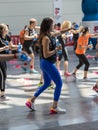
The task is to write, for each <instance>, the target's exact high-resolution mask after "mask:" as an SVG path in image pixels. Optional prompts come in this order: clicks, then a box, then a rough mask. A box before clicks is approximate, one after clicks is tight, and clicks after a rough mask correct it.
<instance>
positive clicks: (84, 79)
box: [83, 78, 91, 82]
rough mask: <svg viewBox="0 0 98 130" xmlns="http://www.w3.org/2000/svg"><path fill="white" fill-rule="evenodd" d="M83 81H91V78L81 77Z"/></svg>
mask: <svg viewBox="0 0 98 130" xmlns="http://www.w3.org/2000/svg"><path fill="white" fill-rule="evenodd" d="M83 81H84V82H88V81H91V79H89V78H83Z"/></svg>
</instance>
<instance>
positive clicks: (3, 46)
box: [0, 24, 17, 99]
mask: <svg viewBox="0 0 98 130" xmlns="http://www.w3.org/2000/svg"><path fill="white" fill-rule="evenodd" d="M7 34H8V28H7V26H6V24H0V56H1V57H2V56H3V55H5V54H7V53H8V50H9V49H11V50H13V49H17V45H13V44H12V42H11V39H10V37H9V36H8V35H7ZM7 55H8V54H7ZM7 55H5V58H4V59H5V60H7V59H10V58H14V54H9V55H10V56H7ZM2 59H3V58H0V91H1V93H0V99H5V98H6V97H5V81H6V78H7V73H6V72H7V65H6V61H3V60H2Z"/></svg>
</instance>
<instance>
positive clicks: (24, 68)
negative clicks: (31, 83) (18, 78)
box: [21, 66, 29, 73]
mask: <svg viewBox="0 0 98 130" xmlns="http://www.w3.org/2000/svg"><path fill="white" fill-rule="evenodd" d="M21 68H22V69H23V71H25V72H26V73H28V72H29V69H28V68H27V67H25V66H21Z"/></svg>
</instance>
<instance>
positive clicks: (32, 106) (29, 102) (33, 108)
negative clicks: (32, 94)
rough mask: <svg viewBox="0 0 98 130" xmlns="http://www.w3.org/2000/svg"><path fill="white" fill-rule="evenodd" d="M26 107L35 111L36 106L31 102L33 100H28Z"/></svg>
mask: <svg viewBox="0 0 98 130" xmlns="http://www.w3.org/2000/svg"><path fill="white" fill-rule="evenodd" d="M26 106H27V107H28V108H29V109H31V110H33V111H35V106H34V103H32V102H31V99H28V100H27V102H26Z"/></svg>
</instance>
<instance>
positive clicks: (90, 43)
mask: <svg viewBox="0 0 98 130" xmlns="http://www.w3.org/2000/svg"><path fill="white" fill-rule="evenodd" d="M89 45H91V46H92V47H91V48H89V50H93V44H92V41H90V42H89Z"/></svg>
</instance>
